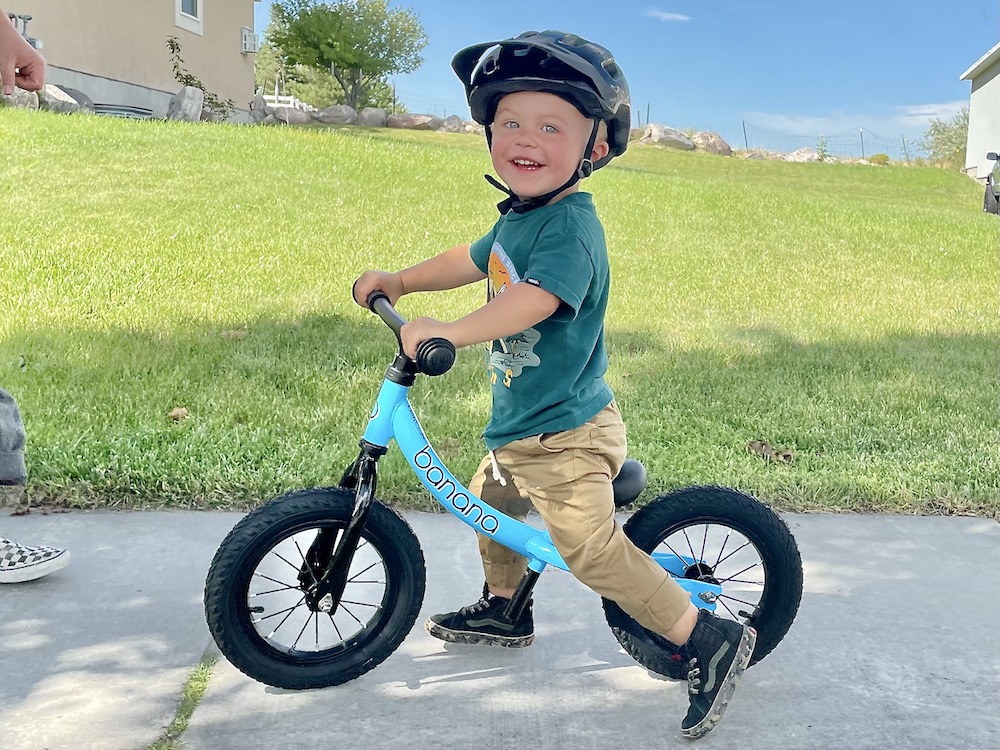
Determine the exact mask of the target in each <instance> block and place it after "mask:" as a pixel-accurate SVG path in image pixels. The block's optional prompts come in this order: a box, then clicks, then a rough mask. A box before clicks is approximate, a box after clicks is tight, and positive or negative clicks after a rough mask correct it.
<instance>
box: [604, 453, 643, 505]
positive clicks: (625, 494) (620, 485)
mask: <svg viewBox="0 0 1000 750" xmlns="http://www.w3.org/2000/svg"><path fill="white" fill-rule="evenodd" d="M611 486H612V488H613V489H614V492H615V507H616V508H624V507H625V506H626V505H628V504H629V503H631V502H632V501H633V500H635V499H636V498H637V497H639V493H641V492H642V491H643V490H644V489H645V488H646V467H645V466H643V465H642V464H641V463H639V462H638V461H636V460H635V459H634V458H626V459H625V463H624V464H622V468H621V471H619V472H618V476H616V477H615V479H614V481H613V482H612V483H611Z"/></svg>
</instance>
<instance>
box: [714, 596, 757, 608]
mask: <svg viewBox="0 0 1000 750" xmlns="http://www.w3.org/2000/svg"><path fill="white" fill-rule="evenodd" d="M722 599H729V600H730V601H733V602H739V603H740V604H746V605H747V606H748V607H756V606H757V604H758V602H748V601H746V600H745V599H739V598H737V597H735V596H733V595H731V594H720V595H719V599H717V600H716V601H719V600H722Z"/></svg>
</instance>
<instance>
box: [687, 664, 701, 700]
mask: <svg viewBox="0 0 1000 750" xmlns="http://www.w3.org/2000/svg"><path fill="white" fill-rule="evenodd" d="M687 681H688V692H689V693H690V694H691V695H698V694H699V693H701V667H699V666H698V660H697V659H691V661H689V662H688V674H687Z"/></svg>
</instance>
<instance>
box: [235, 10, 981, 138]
mask: <svg viewBox="0 0 1000 750" xmlns="http://www.w3.org/2000/svg"><path fill="white" fill-rule="evenodd" d="M270 4H271V0H263V2H260V3H257V4H255V22H256V29H257V31H258V32H263V31H264V29H265V28H266V26H267V23H268V20H269V14H270ZM390 7H396V8H410V9H412V10H413V11H414V12H415V13H416V14H417V16H418V18H419V19H420V22H421V24H422V25H423V27H424V30H425V31H426V33H427V36H428V37H429V43H428V45H427V47H426V48H425V49H424V51H423V53H422V55H423V58H424V62H423V65H422V66H421V67H420V69H419V70H417V71H416V72H414V73H410V74H407V75H400V76H396V77H395V78H394V79H393V80H394V83H395V85H396V90H397V95H398V96H399V99H400V100H401V101H402V102H403V103H404V104H405V105H406V107H407V109H408V110H409V111H411V112H422V113H431V114H438V115H443V114H459V115H460V116H463V117H467V116H468V108H467V107H465V103H464V99H463V92H462V87H461V84H460V83H459V82H458V80H457V79H456V78H455V77H454V75H453V74H452V72H451V68H450V65H449V63H450V61H451V57H452V55H453V54H454V53H455V52H456V51H458V50H459V49H460V48H462V47H464V46H467V45H469V44H475V43H477V42H482V41H488V40H495V39H501V38H505V37H508V36H513V35H516V34H518V33H520V32H522V31H525V30H528V29H534V30H542V29H547V28H555V29H561V30H563V31H570V32H573V33H575V34H579V35H580V36H583V37H586V38H589V39H592V40H594V41H596V42H599V43H600V44H603V45H604V46H605V47H607V48H609V49H610V50H611V51H612V52H613V53H614V55H615V57H616V59H617V60H618V63H619V65H620V66H621V68H622V69H623V70H624V72H625V75H626V77H627V78H628V81H629V86H630V88H631V92H632V104H633V112H634V113H637V114H638V115H639V116H640V117H641V119H642V121H643V122H645V121H646V119H647V112H648V119H649V120H650V121H652V122H655V123H661V124H664V125H670V126H672V127H676V128H679V129H682V130H686V129H689V128H690V129H695V130H711V131H715V132H717V133H719V134H721V135H722V136H723V137H724V138H726V139H727V140H729V141H730V143H732V144H733V145H734V146H736V145H742V143H741V142H742V140H743V129H744V125H743V124H744V123H746V125H747V126H748V128H749V130H750V132H751V134H756V135H757V136H759V137H764V138H766V137H767V135H766V134H773V135H774V139H775V140H780V138H778V136H779V135H798V136H803V140H809V139H812V140H813V142H814V141H815V138H816V137H817V136H818V135H825V136H837V135H838V134H851V133H853V134H857V133H858V132H859V129H862V128H863V129H864V130H865V131H867V133H868V137H869V138H870V139H872V140H876V139H875V136H881V137H883V138H884V139H886V140H887V141H889V142H890V143H898V142H899V141H900V140H901V139H902V138H906V139H915V138H919V137H921V136H922V135H923V134H924V133H925V131H926V129H927V124H928V121H929V119H930V118H931V117H937V118H938V119H943V120H948V119H951V117H953V116H954V114H955V113H956V112H957V111H958V110H959V108H961V107H962V106H966V105H967V104H968V101H969V93H970V83H969V82H968V81H960V80H959V77H960V76H961V75H962V73H964V72H965V70H966V69H968V68H969V67H970V66H971V65H972V64H973V63H975V62H976V60H978V59H979V58H980V57H981V56H982V55H984V54H985V53H986V52H987V51H989V50H990V49H991V48H992V47H993V46H994V45H995V44H996V43H997V42H1000V0H951V2H936V1H932V0H828V2H823V3H817V2H810V1H809V0H715V1H714V2H704V0H697V1H696V0H668V1H661V2H641V1H640V2H631V1H630V0H612V1H611V2H608V1H607V0H601V1H598V0H504V1H503V2H499V1H498V0H493V2H481V1H479V0H464V1H457V0H409V1H407V0H402V2H390ZM634 121H635V117H633V122H634ZM762 134H763V135H762ZM845 137H846V136H845ZM750 145H753V144H750ZM869 148H870V146H869Z"/></svg>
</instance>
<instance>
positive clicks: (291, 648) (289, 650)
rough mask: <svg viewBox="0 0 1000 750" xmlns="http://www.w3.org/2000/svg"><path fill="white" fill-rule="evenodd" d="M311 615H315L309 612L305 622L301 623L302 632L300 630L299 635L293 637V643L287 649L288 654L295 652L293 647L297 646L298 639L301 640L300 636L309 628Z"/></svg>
mask: <svg viewBox="0 0 1000 750" xmlns="http://www.w3.org/2000/svg"><path fill="white" fill-rule="evenodd" d="M313 614H315V613H313V612H310V613H309V616H308V617H307V618H306V621H305V622H304V623H302V630H300V631H299V634H298V635H297V636H295V641H294V642H293V643H292V645H291V646H289V647H288V653H292V651H295V647H296V646H298V645H299V639H301V638H302V634H303V633H305V632H306V628H308V627H309V621H310V620H311V619H312V618H313Z"/></svg>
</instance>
